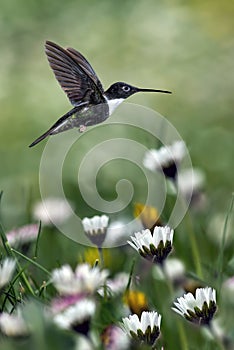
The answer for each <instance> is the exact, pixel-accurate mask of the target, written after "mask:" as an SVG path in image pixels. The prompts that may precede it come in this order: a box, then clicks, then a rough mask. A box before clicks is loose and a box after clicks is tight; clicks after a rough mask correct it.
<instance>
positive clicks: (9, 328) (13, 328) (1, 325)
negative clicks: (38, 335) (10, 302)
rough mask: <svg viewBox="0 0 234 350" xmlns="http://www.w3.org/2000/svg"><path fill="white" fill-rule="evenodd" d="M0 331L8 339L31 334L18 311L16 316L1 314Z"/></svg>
mask: <svg viewBox="0 0 234 350" xmlns="http://www.w3.org/2000/svg"><path fill="white" fill-rule="evenodd" d="M0 329H1V332H2V333H3V334H5V335H6V336H8V337H23V336H26V335H28V334H29V330H28V327H27V325H26V323H25V321H24V319H23V317H22V315H21V313H20V311H19V310H18V311H17V312H15V313H14V314H8V313H7V312H3V313H1V314H0Z"/></svg>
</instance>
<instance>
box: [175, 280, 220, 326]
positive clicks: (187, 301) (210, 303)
mask: <svg viewBox="0 0 234 350" xmlns="http://www.w3.org/2000/svg"><path fill="white" fill-rule="evenodd" d="M174 305H175V307H173V308H172V310H174V311H175V312H177V313H178V314H179V315H181V316H183V317H184V318H186V319H187V320H188V321H190V322H193V323H197V324H201V325H202V324H209V323H210V321H211V320H212V318H213V316H214V314H215V312H216V309H217V306H216V291H215V289H212V288H210V287H206V288H197V289H196V294H195V297H194V295H193V294H192V293H187V294H184V296H183V297H180V298H178V299H177V302H174Z"/></svg>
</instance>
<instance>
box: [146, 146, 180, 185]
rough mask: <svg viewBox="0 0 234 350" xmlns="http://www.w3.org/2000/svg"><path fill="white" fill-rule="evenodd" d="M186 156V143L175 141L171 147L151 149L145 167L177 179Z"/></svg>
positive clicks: (147, 153) (147, 154)
mask: <svg viewBox="0 0 234 350" xmlns="http://www.w3.org/2000/svg"><path fill="white" fill-rule="evenodd" d="M185 154H186V145H185V143H184V141H175V142H174V143H173V144H172V145H171V146H163V147H161V148H159V149H158V150H156V149H150V150H148V151H147V152H146V153H145V156H144V159H143V165H144V167H145V168H147V169H149V170H151V171H162V172H163V173H164V175H165V176H166V177H168V178H173V179H174V178H175V177H176V175H177V167H178V166H179V165H180V163H181V162H182V160H183V158H184V156H185Z"/></svg>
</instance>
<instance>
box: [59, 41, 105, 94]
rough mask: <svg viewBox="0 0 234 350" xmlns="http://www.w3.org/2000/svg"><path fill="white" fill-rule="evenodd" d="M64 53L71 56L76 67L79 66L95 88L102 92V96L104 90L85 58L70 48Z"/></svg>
mask: <svg viewBox="0 0 234 350" xmlns="http://www.w3.org/2000/svg"><path fill="white" fill-rule="evenodd" d="M66 51H68V52H69V54H70V55H71V56H72V58H73V59H74V60H75V61H76V62H77V64H78V65H80V66H81V67H82V68H83V70H84V71H85V72H86V73H87V74H88V76H89V77H90V78H91V79H92V80H93V82H94V83H95V84H96V85H97V87H98V88H99V90H100V91H101V92H102V94H104V89H103V86H102V83H101V82H100V80H99V78H98V76H97V74H96V73H95V71H94V69H93V67H92V66H91V65H90V63H89V62H88V61H87V60H86V58H85V57H84V56H83V55H82V54H81V53H80V52H78V51H76V50H75V49H73V48H71V47H68V48H66Z"/></svg>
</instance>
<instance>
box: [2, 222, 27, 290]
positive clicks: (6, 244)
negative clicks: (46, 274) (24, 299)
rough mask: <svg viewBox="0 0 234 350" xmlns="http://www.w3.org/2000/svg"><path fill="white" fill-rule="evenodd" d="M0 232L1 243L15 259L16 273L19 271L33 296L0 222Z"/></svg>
mask: <svg viewBox="0 0 234 350" xmlns="http://www.w3.org/2000/svg"><path fill="white" fill-rule="evenodd" d="M0 232H1V238H2V243H3V246H4V248H5V250H6V252H7V254H8V256H11V257H12V258H14V259H15V260H16V266H17V271H18V273H21V278H22V280H23V282H24V284H25V287H26V289H27V290H28V292H29V293H30V294H32V295H33V296H34V291H33V289H32V287H31V285H30V283H29V281H28V279H27V277H26V275H25V273H24V272H23V268H22V267H21V265H20V263H19V262H18V260H17V259H16V256H15V254H14V252H13V249H12V248H11V246H10V245H9V243H8V240H7V237H6V235H5V232H4V229H3V227H2V225H1V224H0Z"/></svg>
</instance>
